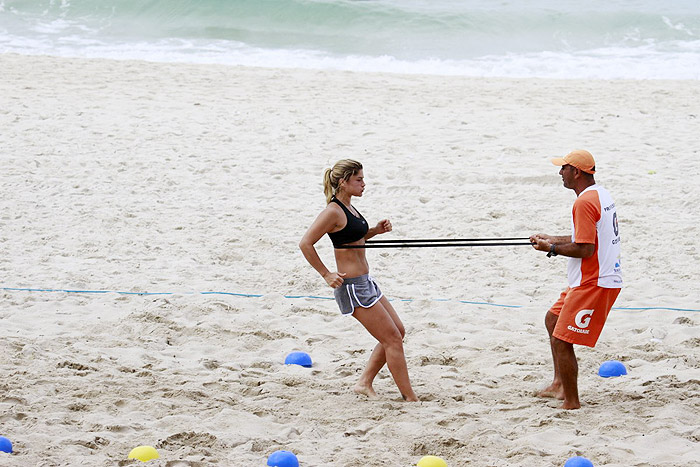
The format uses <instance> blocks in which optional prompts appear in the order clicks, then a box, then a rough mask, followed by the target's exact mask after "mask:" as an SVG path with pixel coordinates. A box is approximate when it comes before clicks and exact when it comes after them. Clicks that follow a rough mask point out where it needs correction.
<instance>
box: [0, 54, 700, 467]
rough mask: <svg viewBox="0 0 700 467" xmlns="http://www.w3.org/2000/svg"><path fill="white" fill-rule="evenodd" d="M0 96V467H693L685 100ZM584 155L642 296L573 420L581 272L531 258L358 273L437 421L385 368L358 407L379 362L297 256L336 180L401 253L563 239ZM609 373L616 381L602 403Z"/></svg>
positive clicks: (635, 298)
mask: <svg viewBox="0 0 700 467" xmlns="http://www.w3.org/2000/svg"><path fill="white" fill-rule="evenodd" d="M0 70H1V74H2V79H1V80H0V162H1V163H2V167H3V175H2V183H1V190H2V192H1V195H0V208H1V214H0V216H1V225H2V230H1V232H0V275H1V276H2V281H0V282H1V283H0V287H2V290H0V324H1V327H2V330H1V331H0V370H1V371H2V374H3V377H2V378H1V379H0V436H5V437H7V438H9V439H10V440H12V442H13V445H14V453H13V454H4V453H0V465H3V466H5V465H7V466H88V465H89V466H114V465H141V463H140V462H139V461H135V460H127V455H128V453H129V451H130V450H131V449H132V448H134V447H136V446H139V445H150V446H154V447H156V448H157V449H158V451H159V453H160V459H158V460H154V461H151V462H149V463H148V464H147V465H153V466H169V467H179V466H198V467H199V466H211V465H217V466H252V465H256V466H257V465H260V466H263V465H265V463H266V459H267V457H268V456H269V455H270V454H271V453H272V452H274V451H276V450H279V449H285V450H289V451H293V452H294V453H295V454H296V455H297V456H298V458H299V461H300V464H301V465H302V466H303V467H311V466H339V467H360V466H391V467H397V466H400V467H408V466H413V465H415V464H416V463H417V462H418V460H419V459H420V458H421V457H422V456H424V455H436V456H440V457H442V458H443V459H445V460H446V461H447V462H448V465H449V466H450V467H461V466H476V467H480V466H493V467H500V466H523V465H530V466H562V465H563V464H564V462H565V461H566V460H567V459H568V458H569V457H571V456H575V455H581V456H585V457H587V458H589V459H591V460H592V461H593V463H594V464H595V465H596V467H597V466H611V467H633V466H634V467H652V466H654V467H687V466H692V465H698V464H700V424H699V423H698V420H700V397H699V396H700V372H699V371H698V370H699V368H700V328H699V327H698V324H699V323H700V311H698V310H700V281H698V279H697V277H698V273H699V272H700V266H699V264H700V240H698V239H699V238H700V229H699V227H698V215H697V208H696V204H697V199H698V198H699V197H700V183H699V182H698V176H700V149H699V148H698V145H697V134H698V128H699V123H700V109H699V108H698V104H697V103H698V102H699V101H700V86H698V82H697V81H660V80H657V81H628V80H616V81H603V80H599V81H591V80H586V81H584V80H543V79H485V78H464V77H438V76H421V75H412V76H409V75H398V74H397V75H391V74H370V73H365V74H358V73H351V72H331V71H304V70H290V69H263V68H243V67H227V66H215V65H184V64H159V63H147V62H138V61H109V60H97V59H90V60H88V59H67V58H51V57H41V56H20V55H11V54H5V55H0ZM579 147H581V148H585V149H588V150H589V151H591V152H592V153H593V154H594V155H595V156H596V161H597V168H598V173H597V174H596V180H597V181H598V183H600V184H601V185H603V186H605V187H606V188H608V189H609V190H610V192H611V193H612V195H613V196H614V198H615V200H616V204H617V210H618V214H619V216H620V221H619V222H620V230H621V235H622V251H623V264H622V266H623V274H624V280H625V287H624V288H623V290H622V293H621V295H620V297H619V299H618V301H617V303H616V308H615V309H613V312H612V313H611V315H610V318H609V320H608V323H607V325H606V328H605V330H604V332H603V334H602V336H601V339H600V341H599V343H598V346H597V347H596V348H594V349H588V348H577V353H578V356H579V371H580V374H579V387H580V390H581V401H582V409H581V410H578V411H561V410H558V409H557V408H556V405H557V404H556V403H555V402H554V401H549V400H542V399H538V398H536V397H533V393H534V392H535V391H536V390H537V389H538V388H540V387H541V386H543V385H545V384H547V383H549V382H550V380H551V371H552V369H551V356H550V351H549V344H548V341H547V333H546V330H545V329H544V325H543V320H544V314H545V312H546V310H547V309H548V308H549V306H550V305H551V304H552V303H553V302H554V300H555V299H556V298H557V296H558V294H559V292H560V291H561V290H562V289H563V288H564V287H565V285H566V279H565V275H566V259H565V258H561V257H558V258H547V257H546V256H545V255H544V254H543V253H541V252H537V251H534V250H533V249H532V248H530V247H528V246H524V247H522V246H521V247H504V248H472V249H469V248H455V249H452V248H450V249H447V248H437V249H427V248H424V249H413V250H404V249H391V250H371V251H369V252H368V258H369V261H370V264H371V267H372V274H373V276H374V277H376V279H377V281H378V282H379V283H380V284H381V286H382V290H383V291H384V292H385V294H386V295H387V296H388V297H389V298H390V299H391V300H392V303H393V304H394V307H395V308H396V310H397V311H398V313H399V315H400V316H401V317H402V319H403V321H404V324H405V325H406V330H407V335H406V339H405V349H406V357H407V361H408V367H409V371H410V374H411V378H412V382H413V385H414V388H415V390H416V393H417V394H418V395H419V397H420V398H421V402H420V403H419V404H407V403H404V402H403V401H401V398H400V394H399V393H398V392H397V390H396V387H395V385H394V383H393V381H392V379H391V377H390V375H389V373H388V371H387V370H386V369H384V370H383V371H382V373H381V374H380V377H379V380H378V381H377V384H376V389H377V391H378V393H379V395H380V399H379V400H377V401H374V400H373V401H370V400H367V399H364V398H362V397H360V396H357V395H355V394H354V393H353V392H352V390H351V388H352V385H353V383H354V382H355V380H356V379H357V377H358V376H359V374H360V371H361V370H362V368H363V366H364V364H365V362H366V360H367V358H368V356H369V353H370V351H371V349H372V347H373V346H374V342H373V339H372V338H371V336H369V334H368V333H367V332H366V331H365V330H364V329H362V328H361V326H360V325H359V323H357V322H356V321H355V320H354V319H353V318H350V317H343V316H341V315H340V313H339V312H338V309H337V306H336V305H335V303H334V302H333V301H332V300H329V299H328V298H329V297H332V290H331V289H330V288H329V287H328V286H327V285H326V284H325V282H324V281H323V279H322V278H321V277H319V276H318V275H317V274H316V272H315V271H314V270H313V269H312V268H311V267H310V266H309V265H308V264H307V263H306V261H305V260H304V258H303V256H302V255H301V253H300V252H299V250H298V248H297V243H298V241H299V239H300V238H301V236H302V234H303V233H304V231H305V230H306V228H307V227H308V226H309V225H310V223H311V222H312V221H313V219H314V218H315V216H316V215H317V214H318V213H319V212H320V210H321V209H322V208H323V206H324V197H323V193H322V186H321V174H322V171H323V170H324V169H325V168H326V167H328V166H330V165H331V164H333V163H334V162H335V161H336V160H338V159H342V158H354V159H357V160H359V161H361V162H362V163H363V164H364V167H365V176H366V182H367V189H366V191H365V195H364V196H363V197H362V198H361V199H356V200H355V206H356V207H357V208H358V209H359V210H360V211H361V212H362V214H363V215H364V216H365V217H366V218H367V219H368V221H369V222H370V223H376V221H378V220H379V219H382V218H389V219H391V221H392V223H393V225H394V231H393V232H392V233H391V234H389V235H387V236H386V237H385V238H387V239H388V238H396V239H403V238H460V237H467V238H470V237H525V236H528V235H530V234H533V233H536V232H547V233H550V234H560V235H565V234H567V233H569V231H570V208H571V204H572V203H573V201H574V198H575V194H574V193H573V192H572V191H571V190H567V189H565V188H564V187H563V186H562V184H561V178H560V177H559V175H558V174H557V171H558V169H557V168H556V167H554V166H553V165H551V163H550V162H549V158H550V157H553V156H561V155H564V154H566V153H567V152H569V151H570V150H572V149H574V148H579ZM693 213H695V214H693ZM317 248H318V251H319V253H320V254H321V256H322V258H323V260H324V261H325V262H326V264H327V265H329V266H330V265H333V250H332V246H331V242H330V240H328V239H327V238H324V239H322V240H321V242H319V243H318V245H317ZM27 289H31V290H27ZM73 291H81V292H80V293H76V292H73ZM205 292H206V293H205ZM144 293H147V294H144ZM291 351H304V352H307V353H309V355H310V356H311V357H312V359H313V361H314V364H313V366H312V368H303V367H299V366H293V365H292V366H286V365H284V364H283V362H284V358H285V355H287V354H288V353H289V352H291ZM606 360H620V361H622V362H624V363H625V365H626V366H627V369H628V375H626V376H624V377H620V378H608V379H604V378H600V377H599V376H597V370H598V367H599V365H600V364H601V363H602V362H603V361H606Z"/></svg>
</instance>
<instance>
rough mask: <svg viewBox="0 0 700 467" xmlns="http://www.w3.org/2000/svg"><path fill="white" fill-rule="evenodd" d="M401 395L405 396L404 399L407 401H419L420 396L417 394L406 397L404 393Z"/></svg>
mask: <svg viewBox="0 0 700 467" xmlns="http://www.w3.org/2000/svg"><path fill="white" fill-rule="evenodd" d="M401 396H402V397H403V400H405V401H406V402H418V396H416V395H415V394H414V395H413V396H411V397H406V396H404V395H403V394H401Z"/></svg>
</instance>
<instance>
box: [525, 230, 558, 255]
mask: <svg viewBox="0 0 700 467" xmlns="http://www.w3.org/2000/svg"><path fill="white" fill-rule="evenodd" d="M553 242H554V237H552V236H551V235H547V234H541V233H540V234H535V235H531V236H530V243H532V247H533V248H534V249H535V250H539V251H549V248H550V247H551V246H552V243H553Z"/></svg>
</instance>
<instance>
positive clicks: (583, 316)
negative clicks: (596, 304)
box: [576, 310, 593, 329]
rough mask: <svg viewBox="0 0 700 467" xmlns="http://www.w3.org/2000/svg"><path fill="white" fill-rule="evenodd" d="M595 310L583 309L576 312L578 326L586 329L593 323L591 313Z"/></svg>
mask: <svg viewBox="0 0 700 467" xmlns="http://www.w3.org/2000/svg"><path fill="white" fill-rule="evenodd" d="M592 314H593V310H581V311H579V312H578V313H576V326H578V327H579V328H581V329H586V328H587V327H588V325H589V324H590V323H591V315H592Z"/></svg>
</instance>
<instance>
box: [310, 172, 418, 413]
mask: <svg viewBox="0 0 700 467" xmlns="http://www.w3.org/2000/svg"><path fill="white" fill-rule="evenodd" d="M323 190H324V192H325V195H326V202H327V203H328V204H327V206H326V208H325V209H324V210H323V211H321V214H319V215H318V217H317V218H316V220H315V221H314V222H313V224H311V227H309V229H308V230H307V231H306V233H305V234H304V236H303V238H302V239H301V242H299V248H300V249H301V251H302V253H304V257H305V258H306V260H307V261H308V262H309V264H311V266H312V267H313V268H314V269H315V270H316V271H318V273H319V274H321V276H323V278H324V279H325V280H326V282H327V283H328V285H329V286H331V287H333V289H334V296H335V300H336V302H337V303H338V307H339V308H340V312H341V313H342V314H344V315H346V314H351V315H352V316H354V317H355V319H357V320H358V321H359V322H360V323H361V324H362V325H363V326H364V327H365V329H367V331H369V333H370V334H371V335H372V336H374V338H375V339H377V340H378V341H379V343H378V344H377V345H376V346H375V348H374V350H373V351H372V355H370V357H369V361H368V362H367V367H366V368H365V370H364V371H363V373H362V375H361V376H360V380H359V381H358V382H357V384H356V385H355V387H354V391H355V392H356V393H358V394H362V395H365V396H367V397H370V398H376V397H377V393H376V392H375V391H374V388H373V387H372V382H373V381H374V378H375V376H377V373H379V370H381V369H382V367H383V366H384V364H385V363H386V364H387V366H388V367H389V371H390V372H391V375H392V376H393V378H394V382H396V386H398V388H399V391H400V392H401V395H402V396H403V398H404V399H405V400H406V401H409V402H416V401H418V398H417V397H416V394H415V393H414V392H413V388H412V387H411V381H410V379H409V377H408V369H407V368H406V357H405V356H404V351H403V336H404V334H405V330H404V327H403V323H402V322H401V320H400V319H399V316H398V315H397V314H396V311H395V310H394V307H392V306H391V303H389V300H387V298H386V297H385V296H384V295H383V294H382V292H381V290H380V289H379V286H378V285H377V283H376V282H375V281H374V280H373V279H372V278H371V277H370V276H369V264H368V263H367V258H366V256H365V249H364V248H354V249H342V248H338V247H340V246H343V245H363V244H364V243H365V240H367V239H370V238H372V237H374V236H375V235H379V234H383V233H386V232H390V231H391V222H389V220H387V219H383V220H381V221H379V222H378V223H377V225H376V226H375V227H372V228H369V226H368V225H367V221H366V220H365V218H364V217H362V214H360V212H359V211H358V210H357V209H355V208H354V207H353V206H352V203H351V201H352V197H353V196H362V192H363V191H364V190H365V182H364V174H363V172H362V164H360V163H359V162H357V161H354V160H350V159H343V160H340V161H338V162H337V163H336V164H335V165H334V166H333V168H332V169H327V170H326V172H325V174H324V177H323ZM325 234H328V236H329V237H330V239H331V241H332V242H333V246H334V247H335V250H334V252H335V262H336V266H337V269H338V270H337V271H335V272H334V271H330V270H329V269H328V268H327V267H326V266H325V265H324V264H323V261H321V258H320V257H319V256H318V253H317V252H316V248H314V245H315V244H316V242H318V241H319V240H320V239H321V237H323V236H324V235H325Z"/></svg>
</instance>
